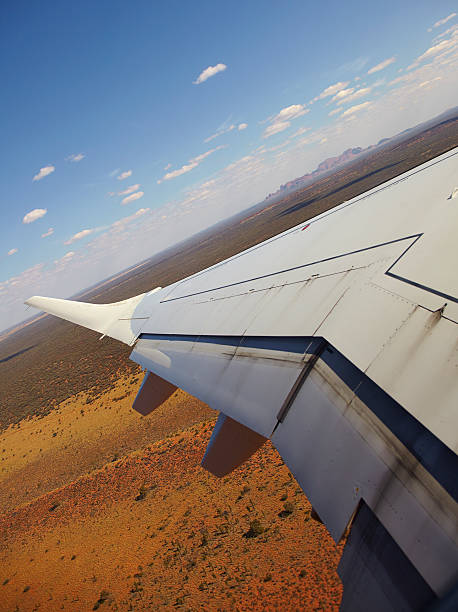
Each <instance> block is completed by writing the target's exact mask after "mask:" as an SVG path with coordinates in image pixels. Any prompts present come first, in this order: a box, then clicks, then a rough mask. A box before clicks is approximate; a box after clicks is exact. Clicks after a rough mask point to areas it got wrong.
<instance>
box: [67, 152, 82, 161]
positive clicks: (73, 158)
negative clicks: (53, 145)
mask: <svg viewBox="0 0 458 612" xmlns="http://www.w3.org/2000/svg"><path fill="white" fill-rule="evenodd" d="M85 157H86V155H85V154H84V153H73V154H72V155H69V156H68V157H66V158H65V161H70V162H79V161H81V160H82V159H84V158H85Z"/></svg>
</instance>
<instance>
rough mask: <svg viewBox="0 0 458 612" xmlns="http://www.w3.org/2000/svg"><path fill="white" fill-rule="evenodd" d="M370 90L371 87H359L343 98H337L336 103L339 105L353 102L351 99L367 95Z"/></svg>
mask: <svg viewBox="0 0 458 612" xmlns="http://www.w3.org/2000/svg"><path fill="white" fill-rule="evenodd" d="M370 91H372V87H362V88H361V89H358V90H356V91H355V92H354V93H352V94H350V95H349V96H346V97H345V98H344V99H343V100H339V101H338V102H337V105H338V106H340V105H342V104H348V103H349V102H353V100H357V99H358V98H362V97H363V96H365V95H367V94H368V93H369V92H370Z"/></svg>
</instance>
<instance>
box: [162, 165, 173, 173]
mask: <svg viewBox="0 0 458 612" xmlns="http://www.w3.org/2000/svg"><path fill="white" fill-rule="evenodd" d="M171 167H172V164H167V165H166V167H165V168H164V170H165V171H166V172H167V170H169V169H170V168H171Z"/></svg>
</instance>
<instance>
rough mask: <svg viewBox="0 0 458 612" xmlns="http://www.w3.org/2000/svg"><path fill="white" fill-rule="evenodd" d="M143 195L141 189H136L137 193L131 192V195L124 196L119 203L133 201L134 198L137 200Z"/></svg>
mask: <svg viewBox="0 0 458 612" xmlns="http://www.w3.org/2000/svg"><path fill="white" fill-rule="evenodd" d="M144 195H145V194H144V192H143V191H137V193H133V194H132V195H129V196H127V197H126V198H124V200H123V201H122V202H121V204H129V203H130V202H135V200H139V199H140V198H142V197H143V196H144Z"/></svg>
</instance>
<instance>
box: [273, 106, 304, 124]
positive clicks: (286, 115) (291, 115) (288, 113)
mask: <svg viewBox="0 0 458 612" xmlns="http://www.w3.org/2000/svg"><path fill="white" fill-rule="evenodd" d="M308 112H309V109H306V108H305V104H291V106H286V107H285V108H282V109H281V111H280V112H279V113H278V115H277V116H276V117H275V119H274V121H289V120H290V119H296V118H297V117H300V116H301V115H305V113H308Z"/></svg>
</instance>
